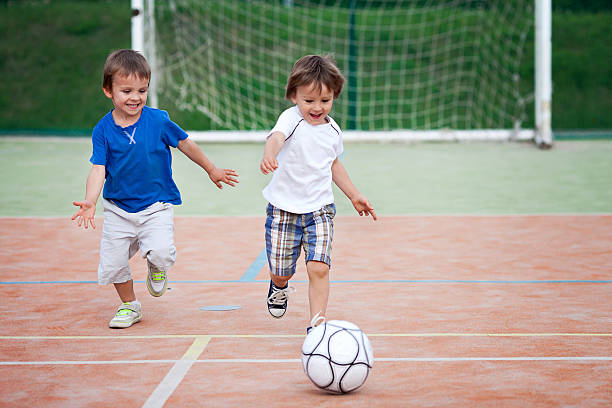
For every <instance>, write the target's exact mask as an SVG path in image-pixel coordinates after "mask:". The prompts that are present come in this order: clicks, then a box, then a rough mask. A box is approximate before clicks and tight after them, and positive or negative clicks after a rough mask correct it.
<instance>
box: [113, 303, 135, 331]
mask: <svg viewBox="0 0 612 408" xmlns="http://www.w3.org/2000/svg"><path fill="white" fill-rule="evenodd" d="M141 320H142V307H141V306H140V303H136V304H132V303H123V304H122V305H121V306H119V308H118V309H117V313H116V314H115V317H113V318H112V319H111V321H110V323H109V324H108V327H112V328H114V329H125V328H127V327H130V326H131V325H133V324H134V323H138V322H139V321H141Z"/></svg>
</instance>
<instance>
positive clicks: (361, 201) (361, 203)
mask: <svg viewBox="0 0 612 408" xmlns="http://www.w3.org/2000/svg"><path fill="white" fill-rule="evenodd" d="M351 203H353V207H355V210H357V212H358V213H359V215H361V216H364V215H365V216H368V215H371V216H372V218H373V219H374V221H376V220H377V219H378V218H377V217H376V213H375V212H374V208H373V207H372V205H371V204H370V202H369V201H368V199H367V198H365V197H364V196H362V195H358V196H357V197H355V198H354V199H352V200H351Z"/></svg>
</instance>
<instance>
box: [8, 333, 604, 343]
mask: <svg viewBox="0 0 612 408" xmlns="http://www.w3.org/2000/svg"><path fill="white" fill-rule="evenodd" d="M366 335H367V336H368V337H612V333H366ZM197 337H209V338H211V339H221V338H225V339H249V338H251V339H254V338H263V339H268V338H302V339H303V338H305V337H306V336H305V335H303V334H275V333H270V334H152V335H133V336H130V335H108V336H96V335H92V336H87V335H83V336H0V340H117V339H125V340H128V341H129V340H133V339H194V338H197Z"/></svg>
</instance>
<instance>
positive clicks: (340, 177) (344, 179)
mask: <svg viewBox="0 0 612 408" xmlns="http://www.w3.org/2000/svg"><path fill="white" fill-rule="evenodd" d="M331 170H332V180H333V181H334V183H336V185H337V186H338V188H340V190H342V192H343V193H344V194H345V195H346V196H347V197H348V199H349V200H351V203H352V204H353V207H355V210H357V212H358V213H359V215H362V216H363V215H366V216H367V215H371V216H372V218H373V219H374V220H375V221H376V220H377V217H376V213H375V212H374V208H373V207H372V205H371V204H370V202H369V201H368V199H367V198H365V197H364V196H363V195H362V194H361V193H360V192H359V190H357V187H355V185H354V184H353V182H352V181H351V178H350V177H349V175H348V173H347V171H346V169H345V168H344V166H343V165H342V163H340V160H338V158H337V157H336V160H334V162H333V163H332V167H331Z"/></svg>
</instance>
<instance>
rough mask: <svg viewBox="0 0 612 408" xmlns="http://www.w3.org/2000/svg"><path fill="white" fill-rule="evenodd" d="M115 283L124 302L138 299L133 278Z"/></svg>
mask: <svg viewBox="0 0 612 408" xmlns="http://www.w3.org/2000/svg"><path fill="white" fill-rule="evenodd" d="M114 285H115V289H116V290H117V294H118V295H119V297H120V298H121V301H122V302H123V303H126V302H132V301H134V300H136V294H135V293H134V281H133V280H132V279H130V280H129V281H127V282H122V283H115V284H114Z"/></svg>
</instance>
